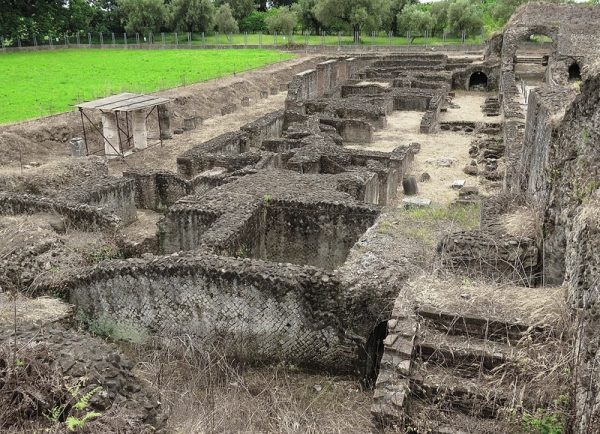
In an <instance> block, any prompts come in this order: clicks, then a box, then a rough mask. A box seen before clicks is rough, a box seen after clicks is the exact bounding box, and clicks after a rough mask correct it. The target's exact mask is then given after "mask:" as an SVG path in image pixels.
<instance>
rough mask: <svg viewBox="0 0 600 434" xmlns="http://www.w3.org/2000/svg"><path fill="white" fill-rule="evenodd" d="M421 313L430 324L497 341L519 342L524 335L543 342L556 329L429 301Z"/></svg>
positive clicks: (449, 331)
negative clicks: (444, 307) (457, 310)
mask: <svg viewBox="0 0 600 434" xmlns="http://www.w3.org/2000/svg"><path fill="white" fill-rule="evenodd" d="M417 315H418V316H419V317H420V318H421V320H422V321H426V324H427V325H428V326H429V327H431V328H434V329H437V330H439V331H443V332H445V333H447V334H449V335H457V334H461V335H465V336H468V337H471V338H479V339H485V340H491V341H496V342H504V343H516V342H519V341H521V340H522V339H531V340H532V341H533V342H540V341H544V340H545V339H546V338H547V337H548V336H549V335H550V334H551V333H552V330H550V329H547V328H545V327H543V326H532V325H530V324H525V323H520V322H517V321H507V320H504V319H500V318H492V317H487V318H486V317H482V316H479V315H473V314H468V313H464V314H460V315H458V314H455V313H450V312H444V311H443V310H440V309H438V308H436V307H434V306H428V305H423V306H421V307H419V308H418V309H417Z"/></svg>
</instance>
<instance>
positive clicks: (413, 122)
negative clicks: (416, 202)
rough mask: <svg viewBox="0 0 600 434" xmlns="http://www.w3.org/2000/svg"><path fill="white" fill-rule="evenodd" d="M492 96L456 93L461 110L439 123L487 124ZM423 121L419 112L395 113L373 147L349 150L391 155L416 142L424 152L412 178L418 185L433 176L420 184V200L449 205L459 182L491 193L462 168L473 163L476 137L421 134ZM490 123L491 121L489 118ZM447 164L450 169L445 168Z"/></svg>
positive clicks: (444, 115)
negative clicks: (471, 152) (487, 106)
mask: <svg viewBox="0 0 600 434" xmlns="http://www.w3.org/2000/svg"><path fill="white" fill-rule="evenodd" d="M491 95H492V94H488V93H482V92H457V93H456V97H455V98H454V99H453V103H455V104H457V105H458V106H459V107H458V108H448V111H447V112H446V113H441V118H440V120H441V121H459V120H460V121H476V122H482V121H486V118H485V116H484V114H483V112H482V111H481V105H482V104H483V102H484V101H485V99H486V98H487V97H488V96H491ZM422 117H423V112H420V111H395V112H393V113H392V114H391V115H389V116H388V118H387V120H388V124H387V127H386V128H384V129H382V130H379V131H376V132H375V136H374V140H373V142H372V143H366V144H353V145H349V146H348V147H349V148H354V149H368V150H374V151H383V152H390V151H391V150H392V149H394V148H396V147H397V146H400V145H408V144H409V143H413V142H416V143H419V144H421V151H420V152H419V153H418V154H417V155H416V156H415V161H414V163H413V166H412V169H411V174H412V175H414V176H416V178H417V182H418V181H419V177H420V176H421V174H423V173H428V174H429V175H430V176H431V180H430V181H427V182H419V184H418V185H419V194H418V195H417V197H423V198H427V199H431V201H432V202H433V203H434V204H438V205H447V204H449V203H451V202H452V201H453V200H455V199H456V198H457V196H458V194H457V191H456V190H453V189H451V188H450V186H451V184H452V183H453V182H454V181H456V180H465V181H466V183H465V185H466V186H472V187H478V188H479V189H480V191H481V192H483V193H485V192H489V186H488V185H487V184H483V183H481V182H480V180H479V179H478V178H477V177H471V176H468V175H465V173H464V172H463V168H464V167H465V166H466V165H468V164H469V163H470V162H471V158H470V157H469V147H470V145H471V142H472V141H473V140H475V139H476V138H477V136H476V135H474V134H466V133H460V132H451V131H440V132H438V133H435V134H422V133H421V132H420V131H419V127H420V124H421V118H422ZM494 119H497V118H494ZM487 120H488V121H489V118H488V119H487ZM494 122H497V121H496V120H494ZM444 160H447V161H448V162H449V163H450V165H449V166H447V167H445V166H444V163H443V161H444Z"/></svg>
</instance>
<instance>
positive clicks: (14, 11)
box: [0, 0, 67, 39]
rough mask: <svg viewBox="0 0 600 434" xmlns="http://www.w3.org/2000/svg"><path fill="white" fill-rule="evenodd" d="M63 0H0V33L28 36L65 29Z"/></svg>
mask: <svg viewBox="0 0 600 434" xmlns="http://www.w3.org/2000/svg"><path fill="white" fill-rule="evenodd" d="M66 5H67V4H66V1H65V0H30V1H23V0H0V35H1V36H4V37H12V38H16V37H20V38H23V39H24V38H28V37H32V36H33V35H37V36H38V37H41V36H44V35H48V34H60V33H62V32H63V31H64V30H65V21H66V16H65V15H66V12H67V8H66Z"/></svg>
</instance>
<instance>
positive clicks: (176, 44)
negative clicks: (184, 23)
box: [175, 32, 179, 47]
mask: <svg viewBox="0 0 600 434" xmlns="http://www.w3.org/2000/svg"><path fill="white" fill-rule="evenodd" d="M175 46H176V47H179V35H177V32H175Z"/></svg>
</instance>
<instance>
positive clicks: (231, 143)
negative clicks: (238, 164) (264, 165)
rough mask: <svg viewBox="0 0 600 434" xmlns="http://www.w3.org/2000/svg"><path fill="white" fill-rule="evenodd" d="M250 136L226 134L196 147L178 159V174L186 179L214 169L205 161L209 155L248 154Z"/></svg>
mask: <svg viewBox="0 0 600 434" xmlns="http://www.w3.org/2000/svg"><path fill="white" fill-rule="evenodd" d="M249 148H250V146H249V142H248V136H247V135H246V133H244V132H243V131H235V132H231V133H225V134H222V135H220V136H218V137H215V138H214V139H211V140H209V141H207V142H204V143H201V144H199V145H197V146H194V147H193V148H192V149H189V150H187V151H186V152H184V153H183V154H181V155H180V156H179V157H177V172H178V173H179V174H180V175H181V176H183V177H184V178H186V179H191V178H193V177H194V176H196V175H198V174H199V173H201V172H203V171H205V170H209V169H211V168H212V166H210V164H207V162H206V161H205V156H206V155H207V154H234V155H236V154H241V153H243V152H248V150H249Z"/></svg>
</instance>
